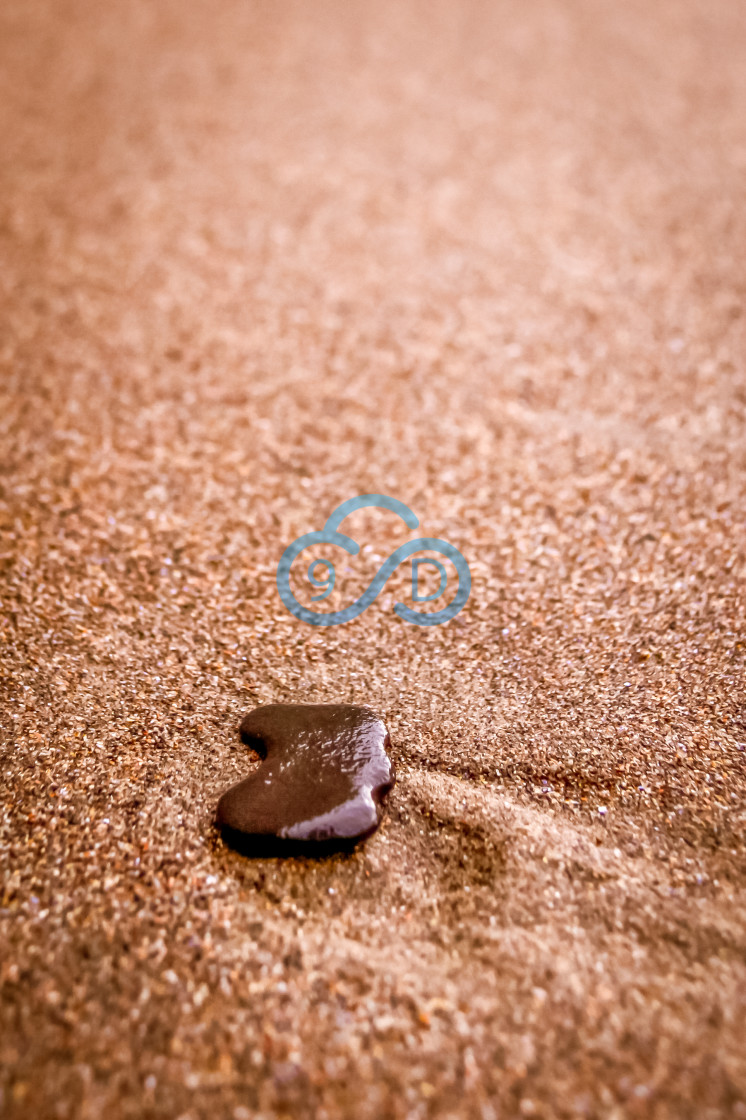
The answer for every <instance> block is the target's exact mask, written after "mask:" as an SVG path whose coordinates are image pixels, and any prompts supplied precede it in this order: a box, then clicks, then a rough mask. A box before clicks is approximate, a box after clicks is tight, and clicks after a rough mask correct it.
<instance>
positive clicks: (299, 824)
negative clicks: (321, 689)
mask: <svg viewBox="0 0 746 1120" xmlns="http://www.w3.org/2000/svg"><path fill="white" fill-rule="evenodd" d="M241 738H242V739H243V741H244V743H247V744H248V745H249V746H250V747H252V748H253V749H254V750H255V751H256V753H257V754H258V755H259V756H260V757H261V758H262V759H263V760H264V761H263V763H262V765H261V766H260V767H259V769H258V770H255V771H254V773H253V774H251V775H250V776H249V777H248V778H245V779H244V780H243V781H242V782H239V783H238V784H237V785H235V786H231V788H230V789H229V790H227V791H226V792H225V793H224V794H223V796H222V797H221V798H220V801H219V802H218V809H217V824H218V826H219V827H220V828H221V829H222V832H223V836H224V837H225V839H226V840H227V841H228V842H229V843H230V844H232V845H233V846H234V847H236V848H238V849H239V850H241V851H243V852H245V853H246V854H249V855H275V854H277V855H280V854H283V855H289V854H294V853H299V854H314V855H321V854H325V853H326V852H327V851H332V850H335V851H338V850H339V849H340V848H343V849H344V848H350V847H353V846H354V845H355V844H356V843H357V842H358V841H359V840H362V839H363V838H364V837H366V836H369V835H370V833H371V832H373V831H375V829H376V828H377V827H378V825H379V824H380V821H381V816H382V814H383V798H384V797H385V795H386V794H387V793H388V791H389V790H390V789H391V787H392V785H393V784H394V767H393V764H392V762H391V759H390V758H389V756H388V754H387V753H386V750H387V748H388V747H390V745H391V740H390V738H389V734H388V732H387V730H386V727H385V725H384V723H383V721H382V720H381V719H379V718H378V716H376V714H375V713H374V712H372V711H371V710H370V708H360V707H356V706H354V705H352V704H267V705H265V706H263V707H261V708H255V709H254V711H253V712H249V714H248V715H247V716H246V717H245V718H244V720H243V722H242V724H241Z"/></svg>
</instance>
